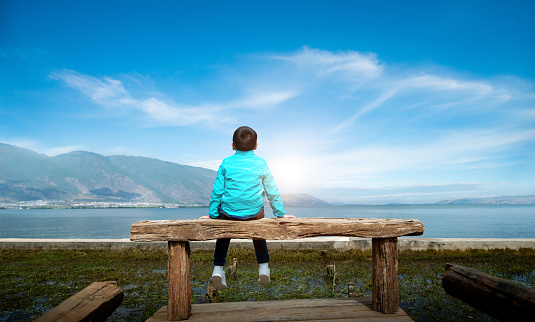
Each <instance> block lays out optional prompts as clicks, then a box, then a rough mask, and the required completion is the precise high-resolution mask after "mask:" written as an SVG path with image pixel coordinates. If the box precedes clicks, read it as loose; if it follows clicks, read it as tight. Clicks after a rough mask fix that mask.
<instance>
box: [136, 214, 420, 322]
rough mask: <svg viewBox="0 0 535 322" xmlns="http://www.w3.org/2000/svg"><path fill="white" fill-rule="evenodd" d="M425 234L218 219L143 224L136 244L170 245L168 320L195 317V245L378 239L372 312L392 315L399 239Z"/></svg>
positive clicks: (397, 228)
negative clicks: (191, 255) (225, 241)
mask: <svg viewBox="0 0 535 322" xmlns="http://www.w3.org/2000/svg"><path fill="white" fill-rule="evenodd" d="M423 232H424V226H423V224H422V223H421V222H420V221H418V220H414V219H362V218H348V219H341V218H340V219H339V218H334V219H333V218H288V219H280V218H269V219H260V220H252V221H239V222H238V221H229V220H215V219H196V220H157V221H139V222H137V223H134V224H132V228H131V231H130V240H132V241H138V242H139V241H145V242H151V241H167V242H168V250H169V254H168V256H169V260H168V279H169V288H168V293H169V303H168V308H167V319H168V320H169V321H175V320H185V319H188V318H189V316H190V315H191V286H190V279H189V276H190V268H189V253H190V250H189V242H190V241H204V240H213V239H218V238H233V239H266V240H288V239H299V238H307V237H317V236H347V237H364V238H372V279H373V289H372V307H373V310H375V311H378V312H381V313H385V314H392V313H395V312H396V311H397V310H398V305H399V296H398V248H397V237H400V236H416V235H421V234H423Z"/></svg>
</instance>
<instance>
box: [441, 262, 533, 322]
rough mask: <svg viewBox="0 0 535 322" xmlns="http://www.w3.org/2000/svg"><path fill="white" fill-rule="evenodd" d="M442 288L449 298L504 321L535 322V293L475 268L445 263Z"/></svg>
mask: <svg viewBox="0 0 535 322" xmlns="http://www.w3.org/2000/svg"><path fill="white" fill-rule="evenodd" d="M442 287H443V288H444V290H445V291H446V293H448V294H449V295H451V296H454V297H456V298H458V299H460V300H461V301H463V302H465V303H467V304H470V305H471V306H473V307H475V308H477V309H479V310H481V311H483V312H485V313H487V314H489V315H491V316H493V317H495V318H498V319H500V320H506V321H533V319H535V290H533V289H530V288H527V287H525V286H523V285H520V284H516V283H513V282H510V281H506V280H503V279H501V278H498V277H495V276H492V275H489V274H485V273H482V272H479V271H477V270H475V269H472V268H468V267H464V266H460V265H454V264H447V265H446V270H445V272H444V275H443V276H442Z"/></svg>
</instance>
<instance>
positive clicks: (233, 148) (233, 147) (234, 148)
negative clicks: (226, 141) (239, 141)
mask: <svg viewBox="0 0 535 322" xmlns="http://www.w3.org/2000/svg"><path fill="white" fill-rule="evenodd" d="M230 145H232V150H234V151H236V147H235V146H234V142H232V143H231V144H230Z"/></svg>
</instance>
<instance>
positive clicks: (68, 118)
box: [0, 0, 535, 204]
mask: <svg viewBox="0 0 535 322" xmlns="http://www.w3.org/2000/svg"><path fill="white" fill-rule="evenodd" d="M534 57H535V2H533V1H403V2H402V1H332V0H331V1H24V0H22V1H6V0H0V142H3V143H9V144H14V145H17V146H21V147H25V148H29V149H32V150H35V151H38V152H40V153H45V154H47V155H51V156H52V155H58V154H62V153H67V152H70V151H74V150H86V151H92V152H97V153H100V154H103V155H113V154H123V155H136V156H146V157H153V158H158V159H161V160H166V161H172V162H177V163H181V164H189V165H195V166H202V167H207V168H211V169H217V167H218V165H219V163H220V162H221V160H222V159H223V158H225V157H227V156H229V155H231V154H232V150H231V147H230V143H231V137H232V133H233V132H234V130H235V129H236V128H237V127H238V126H241V125H249V126H251V127H253V128H254V129H256V130H257V132H258V135H259V148H258V150H257V154H258V155H260V156H262V157H264V158H265V159H266V160H267V161H268V163H269V165H270V167H271V169H272V172H273V174H274V176H275V179H276V181H277V183H278V185H279V188H280V190H281V192H282V193H293V192H305V193H309V194H312V195H314V196H317V197H319V198H322V199H325V200H329V201H340V202H351V203H359V204H376V203H389V202H404V203H413V202H414V203H420V202H435V201H439V200H442V199H451V198H464V197H489V196H497V195H515V194H534V193H535V152H534V151H535V86H534V85H535V58H534Z"/></svg>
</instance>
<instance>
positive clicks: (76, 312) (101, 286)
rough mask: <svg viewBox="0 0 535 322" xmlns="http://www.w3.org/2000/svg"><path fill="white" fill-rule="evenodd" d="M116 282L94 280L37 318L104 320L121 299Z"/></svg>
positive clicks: (38, 321) (39, 320)
mask: <svg viewBox="0 0 535 322" xmlns="http://www.w3.org/2000/svg"><path fill="white" fill-rule="evenodd" d="M123 297H124V292H123V290H122V289H121V288H120V287H118V286H117V283H116V282H111V281H109V282H94V283H91V284H90V285H89V286H88V287H86V288H84V289H83V290H81V291H80V292H78V293H76V294H74V295H73V296H71V297H69V298H68V299H66V300H65V301H63V302H61V303H60V304H59V305H58V306H56V307H55V308H53V309H52V310H50V311H48V312H47V313H46V314H44V315H43V316H41V317H40V318H38V319H37V320H35V321H37V322H48V321H73V322H76V321H104V320H106V318H108V316H110V315H111V314H112V313H113V311H115V309H117V307H119V305H120V304H121V302H122V301H123Z"/></svg>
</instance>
